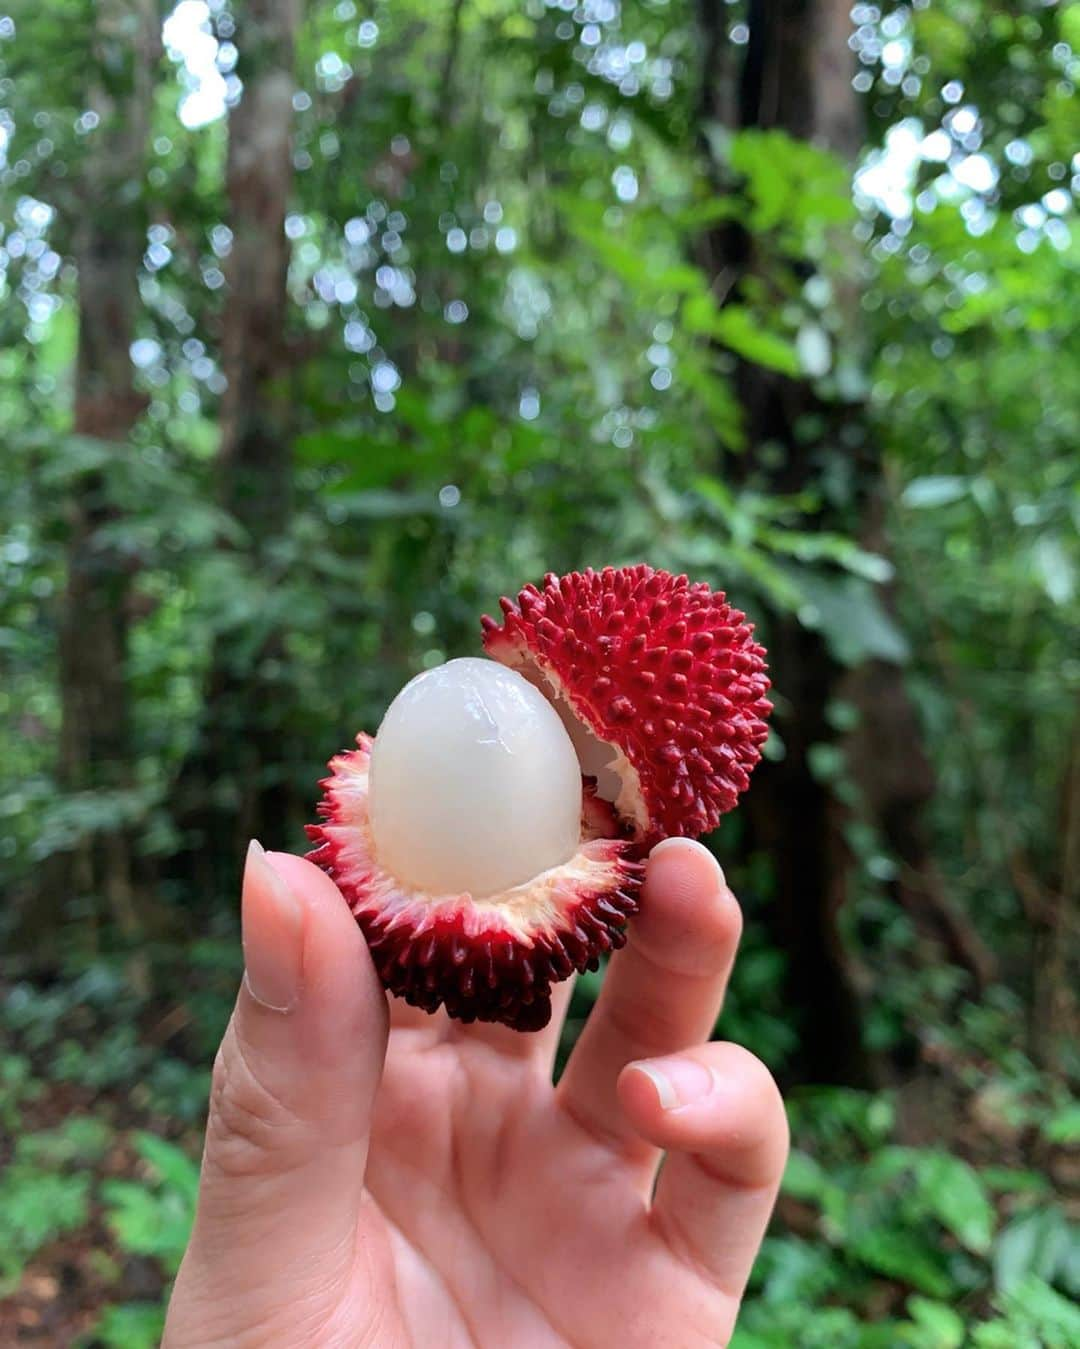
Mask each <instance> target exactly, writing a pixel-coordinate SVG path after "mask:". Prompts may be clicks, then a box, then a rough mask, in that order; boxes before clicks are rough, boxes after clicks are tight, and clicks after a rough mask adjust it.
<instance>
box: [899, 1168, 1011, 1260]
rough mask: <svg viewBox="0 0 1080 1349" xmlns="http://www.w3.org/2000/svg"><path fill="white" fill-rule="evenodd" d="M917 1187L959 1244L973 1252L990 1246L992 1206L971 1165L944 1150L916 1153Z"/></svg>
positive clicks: (992, 1220) (992, 1217) (982, 1253)
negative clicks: (917, 1158) (917, 1157)
mask: <svg viewBox="0 0 1080 1349" xmlns="http://www.w3.org/2000/svg"><path fill="white" fill-rule="evenodd" d="M917 1175H918V1181H919V1188H920V1191H921V1193H922V1196H923V1199H924V1201H925V1203H926V1204H927V1207H928V1208H929V1209H930V1211H931V1212H932V1213H933V1214H934V1215H935V1217H936V1218H937V1219H938V1221H939V1222H940V1223H941V1224H942V1226H943V1227H945V1228H947V1229H948V1230H949V1231H950V1232H951V1233H952V1234H953V1236H955V1237H956V1239H957V1241H959V1242H960V1244H961V1245H962V1246H966V1247H967V1249H968V1250H969V1251H974V1252H975V1253H976V1254H977V1255H985V1254H986V1252H987V1251H989V1249H990V1242H991V1240H992V1238H993V1234H994V1216H995V1215H994V1206H993V1205H992V1204H991V1202H990V1199H989V1196H988V1195H987V1193H986V1188H985V1186H984V1185H983V1183H982V1181H981V1180H980V1179H979V1174H978V1172H977V1171H976V1170H975V1169H974V1167H972V1166H970V1165H969V1164H968V1163H967V1162H965V1161H963V1160H962V1159H961V1158H960V1157H953V1156H950V1155H949V1154H948V1153H946V1152H927V1153H923V1154H920V1156H919V1161H918V1164H917Z"/></svg>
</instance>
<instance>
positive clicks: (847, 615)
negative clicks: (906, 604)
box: [797, 571, 910, 665]
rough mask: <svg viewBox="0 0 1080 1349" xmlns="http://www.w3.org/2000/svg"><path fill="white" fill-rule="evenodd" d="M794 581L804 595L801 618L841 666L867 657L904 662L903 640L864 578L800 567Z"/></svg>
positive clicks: (905, 644)
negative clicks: (828, 574)
mask: <svg viewBox="0 0 1080 1349" xmlns="http://www.w3.org/2000/svg"><path fill="white" fill-rule="evenodd" d="M797 584H798V586H799V588H800V589H801V590H802V594H803V603H802V605H801V606H800V608H799V610H798V615H799V619H800V621H801V622H802V623H803V625H804V626H805V627H807V628H811V629H812V630H814V631H816V632H820V633H821V634H822V636H823V637H824V638H825V641H826V642H827V643H828V646H829V650H830V651H831V652H832V653H833V655H834V656H835V657H836V659H837V660H838V661H840V662H841V664H843V665H857V664H858V663H859V662H860V661H863V660H868V659H877V660H887V661H891V662H893V663H894V664H896V665H904V664H906V663H907V661H908V658H909V655H910V651H909V648H908V643H907V638H906V637H905V636H904V634H903V633H902V632H901V631H900V629H899V628H898V627H897V626H896V624H895V623H894V622H893V620H892V618H890V616H889V615H888V614H887V613H886V611H885V610H884V608H882V605H881V601H880V600H879V599H878V597H877V595H876V594H875V592H874V589H873V587H872V586H870V585H869V584H868V583H867V582H866V581H863V580H861V579H859V578H857V577H854V576H840V577H835V576H826V575H824V574H822V573H821V572H811V571H803V572H800V573H799V574H798V577H797Z"/></svg>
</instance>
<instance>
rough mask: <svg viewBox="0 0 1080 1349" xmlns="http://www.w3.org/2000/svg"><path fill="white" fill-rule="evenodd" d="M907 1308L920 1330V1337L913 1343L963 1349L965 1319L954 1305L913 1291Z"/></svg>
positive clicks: (922, 1346) (935, 1348)
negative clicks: (931, 1299) (933, 1300)
mask: <svg viewBox="0 0 1080 1349" xmlns="http://www.w3.org/2000/svg"><path fill="white" fill-rule="evenodd" d="M907 1309H908V1314H909V1315H910V1317H911V1319H912V1320H913V1321H914V1322H915V1324H916V1326H917V1327H918V1331H919V1338H918V1339H917V1340H914V1339H913V1340H912V1341H911V1342H912V1344H917V1345H918V1346H919V1349H961V1346H962V1345H963V1343H964V1338H965V1335H966V1331H965V1327H964V1320H963V1317H961V1316H959V1315H958V1314H957V1313H956V1312H955V1311H953V1309H952V1307H949V1306H947V1305H946V1304H945V1303H944V1302H931V1301H930V1299H929V1298H925V1297H920V1296H919V1295H918V1294H917V1293H912V1295H911V1297H909V1298H908V1300H907Z"/></svg>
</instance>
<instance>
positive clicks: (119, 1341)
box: [94, 1302, 165, 1349]
mask: <svg viewBox="0 0 1080 1349" xmlns="http://www.w3.org/2000/svg"><path fill="white" fill-rule="evenodd" d="M164 1329H165V1308H164V1307H163V1306H161V1304H160V1303H157V1302H126V1303H124V1304H123V1305H122V1306H117V1307H106V1308H105V1310H104V1311H103V1312H102V1314H101V1319H100V1320H99V1321H98V1323H97V1326H96V1327H95V1330H94V1338H95V1343H100V1344H103V1345H104V1346H105V1349H156V1346H157V1345H159V1344H160V1343H161V1336H162V1332H163V1331H164Z"/></svg>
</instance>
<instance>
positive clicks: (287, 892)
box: [241, 839, 304, 1012]
mask: <svg viewBox="0 0 1080 1349" xmlns="http://www.w3.org/2000/svg"><path fill="white" fill-rule="evenodd" d="M241 915H242V921H241V926H242V930H243V946H244V979H245V981H246V983H247V986H248V991H249V992H250V993H251V996H252V997H253V998H254V999H255V1001H256V1002H258V1003H261V1004H262V1006H263V1007H266V1008H268V1009H269V1010H270V1011H272V1012H288V1011H290V1010H291V1009H292V1008H293V1007H295V1005H296V1002H297V1000H298V999H299V997H300V973H301V965H302V960H303V925H304V911H303V908H302V907H301V905H300V901H299V900H298V899H297V898H296V896H295V895H294V894H293V892H292V890H291V889H290V888H289V885H288V884H287V882H286V881H285V879H284V877H283V876H281V875H279V874H278V872H276V871H275V870H274V868H273V867H272V866H271V864H270V862H269V860H268V858H267V856H266V853H265V852H264V850H263V847H262V844H260V843H259V842H258V841H257V840H256V839H252V840H251V843H250V844H249V845H248V852H247V861H246V862H245V864H244V885H243V903H242V906H241Z"/></svg>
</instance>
